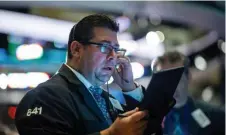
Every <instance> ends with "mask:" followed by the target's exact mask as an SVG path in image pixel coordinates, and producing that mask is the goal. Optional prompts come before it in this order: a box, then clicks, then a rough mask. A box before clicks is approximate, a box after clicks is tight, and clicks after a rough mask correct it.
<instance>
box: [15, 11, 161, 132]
mask: <svg viewBox="0 0 226 135" xmlns="http://www.w3.org/2000/svg"><path fill="white" fill-rule="evenodd" d="M59 27H60V26H59ZM118 29H119V28H118V25H117V24H116V23H115V22H114V21H113V20H111V19H110V18H109V17H107V16H104V15H90V16H87V17H85V18H83V19H82V20H81V21H79V22H78V23H77V24H76V25H75V26H74V27H73V28H72V29H71V32H70V35H69V41H68V56H67V62H66V64H63V65H62V67H61V68H60V69H59V71H58V72H57V73H56V74H55V75H54V76H53V77H52V78H51V79H50V80H48V81H47V82H45V83H42V84H40V85H39V86H37V87H36V88H35V89H33V90H31V91H29V92H28V93H27V94H26V95H25V97H24V98H23V99H22V100H21V102H20V104H19V106H18V108H17V112H16V119H15V120H16V126H17V129H18V131H19V133H20V135H29V134H30V135H87V134H92V135H142V134H143V132H144V130H145V128H146V126H147V120H145V119H144V118H146V117H147V115H148V113H147V111H140V110H139V109H138V108H136V109H134V108H135V107H136V106H137V104H138V103H139V101H141V100H142V98H143V92H144V91H143V89H142V87H141V86H137V85H136V84H135V83H134V80H133V74H132V68H131V65H130V63H129V60H128V58H126V57H124V55H123V53H125V50H123V49H120V48H119V45H118V41H117V32H118ZM116 65H120V68H119V69H118V70H117V71H116V70H115V67H116ZM111 76H113V78H114V80H115V82H116V83H117V84H118V85H119V86H120V87H121V89H122V90H123V92H124V94H125V95H126V96H125V98H126V99H128V100H127V106H124V107H123V106H121V104H120V103H119V102H118V101H117V100H115V99H114V98H112V96H111V95H109V94H108V93H107V92H105V91H104V90H103V89H101V88H100V86H102V85H104V84H105V83H106V82H107V81H108V80H109V78H110V77H111ZM127 108H133V109H134V110H130V111H128V112H126V111H127V110H126V109H127ZM120 113H124V114H123V115H120V116H121V117H117V115H118V114H120ZM159 125H160V124H159Z"/></svg>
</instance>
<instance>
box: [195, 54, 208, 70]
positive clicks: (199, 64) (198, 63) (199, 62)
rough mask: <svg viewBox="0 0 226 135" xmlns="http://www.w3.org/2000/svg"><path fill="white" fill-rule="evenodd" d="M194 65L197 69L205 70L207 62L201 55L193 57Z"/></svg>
mask: <svg viewBox="0 0 226 135" xmlns="http://www.w3.org/2000/svg"><path fill="white" fill-rule="evenodd" d="M194 61H195V67H196V68H197V69H199V70H206V68H207V62H206V60H205V59H204V58H203V57H202V56H196V57H195V60H194Z"/></svg>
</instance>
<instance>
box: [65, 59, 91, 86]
mask: <svg viewBox="0 0 226 135" xmlns="http://www.w3.org/2000/svg"><path fill="white" fill-rule="evenodd" d="M65 65H66V66H67V67H68V68H69V69H71V71H72V72H73V73H74V74H75V75H76V76H77V77H78V79H79V80H80V81H81V82H82V83H83V84H84V85H85V86H86V88H87V89H89V88H90V87H92V86H93V85H92V84H91V83H90V82H89V81H88V80H87V79H86V78H85V77H84V76H83V75H82V74H80V73H79V72H77V71H76V70H74V69H73V68H72V67H70V66H69V65H67V64H66V63H65Z"/></svg>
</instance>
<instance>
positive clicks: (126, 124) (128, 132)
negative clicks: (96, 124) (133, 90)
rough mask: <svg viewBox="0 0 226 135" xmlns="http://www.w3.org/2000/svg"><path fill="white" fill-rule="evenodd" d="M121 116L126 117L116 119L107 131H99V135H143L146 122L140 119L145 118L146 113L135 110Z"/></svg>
mask: <svg viewBox="0 0 226 135" xmlns="http://www.w3.org/2000/svg"><path fill="white" fill-rule="evenodd" d="M123 115H125V116H127V117H118V118H117V119H116V120H115V122H114V123H113V124H112V125H111V126H110V127H109V128H108V129H106V130H104V131H101V135H143V132H144V130H145V129H146V126H147V122H148V121H146V120H142V118H144V117H145V116H147V115H148V112H147V111H138V108H136V109H135V110H132V111H129V112H126V113H124V114H123Z"/></svg>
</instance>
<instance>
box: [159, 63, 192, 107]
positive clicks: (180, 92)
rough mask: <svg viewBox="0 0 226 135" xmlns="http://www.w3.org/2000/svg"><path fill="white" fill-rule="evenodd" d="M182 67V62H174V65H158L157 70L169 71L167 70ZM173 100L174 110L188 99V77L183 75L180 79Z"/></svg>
mask: <svg viewBox="0 0 226 135" xmlns="http://www.w3.org/2000/svg"><path fill="white" fill-rule="evenodd" d="M180 66H183V62H176V63H169V62H166V63H164V64H160V65H159V66H158V68H159V69H160V70H163V69H169V68H176V67H180ZM174 98H175V100H176V104H175V106H174V107H175V108H179V107H181V106H183V105H184V104H185V103H186V101H187V98H188V77H187V76H186V75H185V74H183V75H182V77H181V80H180V82H179V84H178V86H177V89H176V91H175V93H174Z"/></svg>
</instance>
